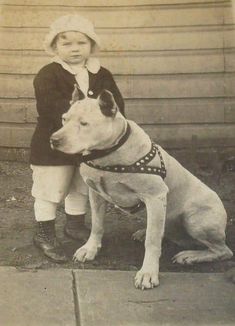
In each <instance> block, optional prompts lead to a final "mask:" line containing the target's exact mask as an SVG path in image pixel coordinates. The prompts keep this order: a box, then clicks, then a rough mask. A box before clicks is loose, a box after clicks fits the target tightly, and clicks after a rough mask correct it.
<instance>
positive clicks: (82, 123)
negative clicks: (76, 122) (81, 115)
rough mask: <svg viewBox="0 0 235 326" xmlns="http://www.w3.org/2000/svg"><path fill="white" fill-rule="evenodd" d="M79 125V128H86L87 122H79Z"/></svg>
mask: <svg viewBox="0 0 235 326" xmlns="http://www.w3.org/2000/svg"><path fill="white" fill-rule="evenodd" d="M80 125H81V126H87V125H88V123H87V122H84V121H80Z"/></svg>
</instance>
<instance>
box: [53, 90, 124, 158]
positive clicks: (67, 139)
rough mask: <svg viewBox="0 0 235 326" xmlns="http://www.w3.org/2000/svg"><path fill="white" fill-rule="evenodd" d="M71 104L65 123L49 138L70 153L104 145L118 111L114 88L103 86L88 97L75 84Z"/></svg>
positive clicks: (64, 115)
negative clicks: (93, 95)
mask: <svg viewBox="0 0 235 326" xmlns="http://www.w3.org/2000/svg"><path fill="white" fill-rule="evenodd" d="M70 104H71V107H70V109H69V111H68V112H67V113H65V114H63V116H62V122H63V127H62V128H61V129H59V130H58V131H56V132H55V133H54V134H53V135H52V136H51V138H50V143H51V147H52V148H53V149H56V150H59V151H61V152H64V153H67V154H75V153H86V152H89V151H91V150H93V149H102V148H104V147H105V146H106V145H107V143H108V141H109V139H110V138H111V136H112V133H113V127H114V124H115V120H116V119H119V118H120V117H121V118H122V119H124V117H123V116H122V115H121V114H120V113H119V110H118V107H117V104H116V102H115V100H114V97H113V95H112V93H111V92H109V91H107V90H103V91H102V92H101V94H100V95H99V96H98V98H97V99H93V98H88V97H85V96H84V94H83V93H82V92H81V90H80V89H79V88H78V87H77V86H75V89H74V92H73V95H72V100H71V102H70Z"/></svg>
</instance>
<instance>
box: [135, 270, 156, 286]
mask: <svg viewBox="0 0 235 326" xmlns="http://www.w3.org/2000/svg"><path fill="white" fill-rule="evenodd" d="M158 285H159V279H158V272H156V271H155V272H149V271H144V270H142V269H141V270H139V271H138V272H137V274H136V276H135V287H136V288H137V289H141V290H144V289H152V288H154V287H155V286H158Z"/></svg>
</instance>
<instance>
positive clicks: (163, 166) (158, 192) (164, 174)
mask: <svg viewBox="0 0 235 326" xmlns="http://www.w3.org/2000/svg"><path fill="white" fill-rule="evenodd" d="M73 95H74V96H73V102H72V105H71V108H70V110H69V111H68V112H67V113H66V114H64V116H63V120H64V126H63V127H62V128H61V129H60V130H59V131H57V132H55V133H54V134H53V135H52V137H51V146H52V147H53V148H54V149H57V150H59V151H62V152H65V153H69V154H74V153H82V154H83V155H84V163H82V164H81V168H80V171H81V175H82V177H83V178H84V180H85V182H86V183H87V184H88V186H89V187H90V188H89V189H90V203H91V210H92V229H91V234H90V237H89V239H88V241H87V242H86V244H85V245H84V246H82V247H81V248H79V249H78V250H77V251H76V253H75V255H74V257H75V259H76V260H78V261H81V262H84V261H86V260H93V259H94V258H95V256H96V255H97V253H98V251H99V249H100V248H101V240H102V236H103V232H104V229H103V219H104V215H105V203H106V201H108V202H111V203H114V204H115V205H117V206H119V207H122V209H127V210H128V209H129V208H131V207H133V206H136V205H139V204H141V203H144V204H145V206H146V209H147V229H146V238H145V256H144V261H143V265H142V267H141V269H140V270H139V271H138V272H137V274H136V277H135V286H136V287H137V288H141V289H149V288H152V287H154V286H157V285H158V284H159V279H158V272H159V257H160V255H161V242H162V237H163V234H165V236H166V237H169V238H171V239H172V240H173V241H175V242H177V243H179V244H187V242H192V241H194V242H196V243H197V244H201V245H203V246H204V248H203V249H202V250H185V251H182V252H180V253H178V254H177V255H176V256H174V257H173V261H174V262H177V263H179V264H193V263H200V262H211V261H214V260H220V259H221V260H224V259H229V258H231V257H232V252H231V250H230V249H229V248H228V247H227V246H226V244H225V227H226V220H227V216H226V212H225V209H224V206H223V204H222V202H221V200H220V199H219V197H218V196H217V194H216V193H215V192H214V191H212V190H211V189H210V188H208V187H207V186H206V185H205V184H204V183H202V182H201V181H200V180H199V179H197V178H196V177H195V176H193V175H192V174H191V173H190V172H189V171H188V170H186V169H185V168H184V167H183V166H182V165H181V164H180V163H178V162H177V161H176V160H175V159H174V158H173V157H172V156H170V155H169V154H168V153H166V152H165V151H164V150H163V149H162V148H161V147H160V146H158V145H156V144H153V143H152V142H151V140H150V138H149V136H148V135H147V134H146V133H145V132H144V131H143V130H142V129H141V128H140V127H139V126H138V125H137V124H136V123H134V122H133V121H129V120H126V119H125V118H124V117H123V116H122V115H121V114H120V113H119V111H118V108H117V105H116V103H115V101H114V98H113V96H112V94H111V93H110V92H108V91H103V92H102V93H101V94H100V96H99V97H98V98H97V99H91V98H84V95H82V94H79V90H78V89H76V90H75V92H74V94H73ZM79 97H80V99H79ZM82 97H83V99H82ZM142 235H143V232H142V231H140V232H139V233H138V232H137V233H136V235H135V237H136V238H140V237H141V236H142Z"/></svg>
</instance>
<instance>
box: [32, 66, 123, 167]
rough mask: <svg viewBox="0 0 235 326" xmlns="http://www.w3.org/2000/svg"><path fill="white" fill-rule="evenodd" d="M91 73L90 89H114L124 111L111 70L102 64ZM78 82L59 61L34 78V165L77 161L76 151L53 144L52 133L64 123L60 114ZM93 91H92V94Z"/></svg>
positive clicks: (67, 103) (94, 92) (96, 92)
mask: <svg viewBox="0 0 235 326" xmlns="http://www.w3.org/2000/svg"><path fill="white" fill-rule="evenodd" d="M88 74H89V90H88V91H92V92H93V95H89V97H93V98H97V97H98V95H99V94H100V92H101V91H102V90H103V89H107V90H109V91H111V92H112V93H113V96H114V98H115V101H116V103H117V105H118V107H119V109H120V112H121V113H123V114H124V102H123V98H122V95H121V93H120V91H119V89H118V87H117V85H116V83H115V81H114V79H113V76H112V74H111V73H110V72H109V71H108V70H107V69H105V68H103V67H101V68H100V70H99V71H98V73H97V74H92V73H91V72H89V71H88ZM75 83H76V79H75V76H74V75H72V74H71V73H69V72H68V71H67V70H65V69H64V68H63V67H62V66H61V65H60V64H59V63H56V62H53V63H50V64H48V65H46V66H44V67H43V68H42V69H41V70H40V71H39V73H38V74H37V75H36V77H35V79H34V83H33V84H34V89H35V97H36V102H37V111H38V115H39V116H38V122H37V126H36V129H35V131H34V134H33V137H32V140H31V151H30V163H31V164H34V165H74V164H75V161H76V160H77V155H70V154H64V153H61V152H59V151H53V150H52V149H51V148H50V142H49V139H50V136H51V135H52V133H53V132H55V131H56V130H58V129H60V128H61V126H62V123H61V116H62V114H63V113H65V112H66V111H68V109H69V107H70V105H69V102H70V100H71V97H72V93H73V90H74V84H75ZM90 93H91V92H89V94H90Z"/></svg>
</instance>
